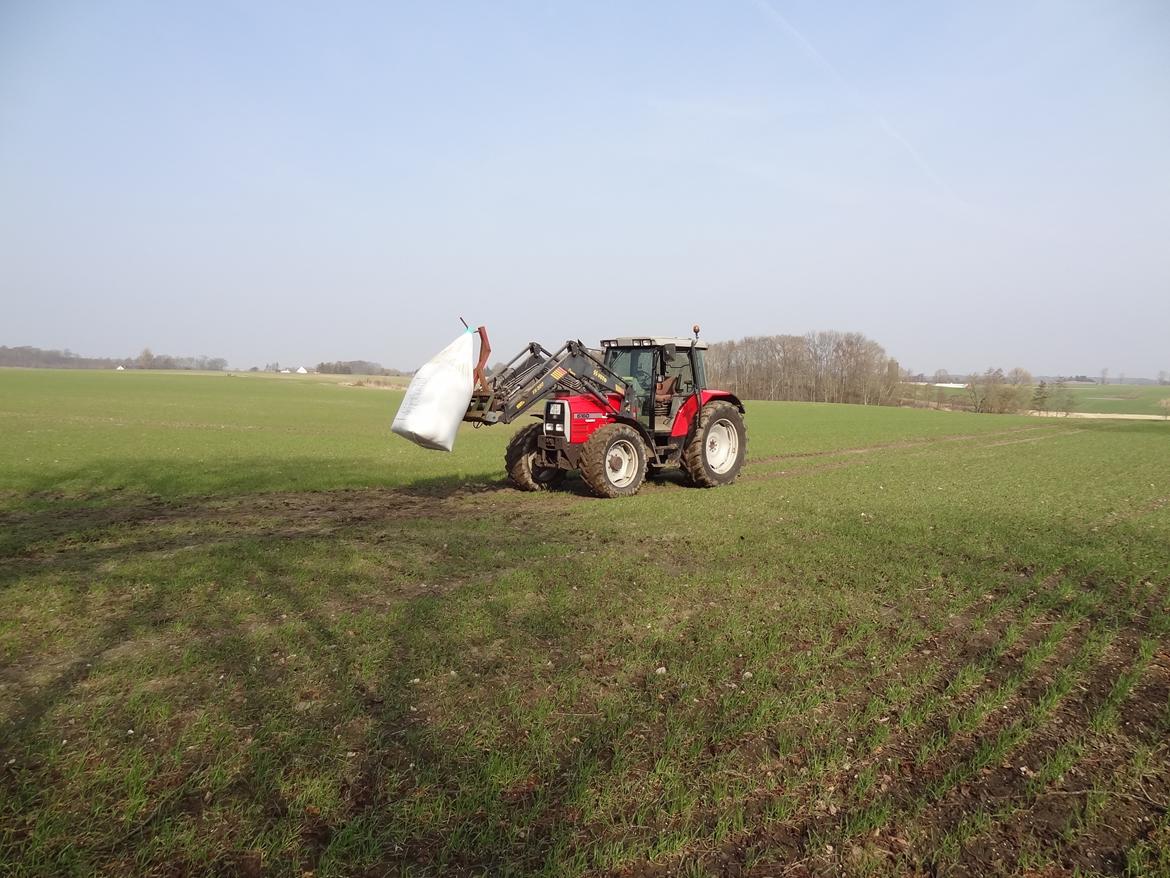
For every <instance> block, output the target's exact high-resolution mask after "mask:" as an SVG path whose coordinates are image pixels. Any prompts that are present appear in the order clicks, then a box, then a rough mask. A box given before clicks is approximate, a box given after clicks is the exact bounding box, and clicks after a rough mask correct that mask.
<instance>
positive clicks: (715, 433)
mask: <svg viewBox="0 0 1170 878" xmlns="http://www.w3.org/2000/svg"><path fill="white" fill-rule="evenodd" d="M703 452H704V454H705V455H706V458H707V466H708V467H709V468H710V470H711V472H713V473H717V474H718V475H723V473H725V472H727V471H728V470H729V469H731V468H732V466H734V465H735V461H736V458H738V457H739V431H738V430H736V429H735V425H734V424H732V423H731V421H729V420H727V419H726V418H721V419H719V420H718V421H716V422H715V423H714V424H712V425H711V429H710V430H708V431H707V442H706V444H705V445H704V446H703Z"/></svg>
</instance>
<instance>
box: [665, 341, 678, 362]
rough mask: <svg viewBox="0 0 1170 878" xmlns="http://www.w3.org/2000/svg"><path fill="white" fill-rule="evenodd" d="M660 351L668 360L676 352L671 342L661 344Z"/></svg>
mask: <svg viewBox="0 0 1170 878" xmlns="http://www.w3.org/2000/svg"><path fill="white" fill-rule="evenodd" d="M662 353H664V354H665V355H666V358H667V359H668V360H669V359H670V358H671V357H673V356H674V355H675V353H676V350H675V346H674V345H672V344H666V345H663V346H662Z"/></svg>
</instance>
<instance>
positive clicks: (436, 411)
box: [390, 329, 475, 451]
mask: <svg viewBox="0 0 1170 878" xmlns="http://www.w3.org/2000/svg"><path fill="white" fill-rule="evenodd" d="M472 334H473V333H472V331H471V330H470V329H469V330H467V332H464V333H462V334H461V335H460V336H459V338H457V339H455V341H453V342H451V344H449V345H447V347H445V348H443V350H441V351H440V352H439V353H438V354H436V355H435V356H434V357H433V358H432V359H431V360H430V361H429V362H428V363H427V364H426V365H424V366H423V367H422V368H421V369H419V370H418V371H417V372H415V373H414V378H412V379H411V381H410V386H409V387H407V388H406V396H405V397H403V399H402V405H400V406H399V407H398V414H396V415H395V416H394V423H393V424H392V425H391V426H390V429H391V430H392V431H394V432H395V433H397V434H398V435H399V436H402V437H403V438H405V439H409V440H410V441H411V442H413V443H415V444H416V445H421V446H422V447H423V448H433V449H435V450H436V451H450V450H451V448H452V447H453V446H454V445H455V432H456V431H457V430H458V429H459V422H460V421H462V420H463V415H464V414H466V412H467V404H468V403H469V402H471V392H472V390H473V388H474V383H475V379H474V375H473V373H474V367H473V365H472V357H473V356H474V354H475V342H474V340H473V339H472Z"/></svg>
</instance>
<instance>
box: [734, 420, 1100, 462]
mask: <svg viewBox="0 0 1170 878" xmlns="http://www.w3.org/2000/svg"><path fill="white" fill-rule="evenodd" d="M1046 429H1050V428H1045V427H1015V428H1013V429H1011V430H998V431H989V432H987V433H957V434H953V435H949V436H936V437H933V438H930V439H899V440H897V441H895V442H878V443H875V444H873V445H857V446H853V447H850V448H829V449H825V450H823V451H793V452H790V453H787V454H770V455H767V456H765V457H753V458H751V461H752V463H753V464H759V463H772V462H774V461H777V460H802V459H805V458H810V457H837V456H840V455H847V454H870V453H872V452H874V451H885V450H888V449H897V448H920V447H922V446H926V445H939V444H943V443H946V442H962V441H965V440H967V439H984V438H995V437H997V436H1011V435H1014V434H1017V433H1031V432H1035V431H1036V430H1046ZM1062 432H1063V431H1062ZM1076 432H1083V431H1080V430H1078V431H1076Z"/></svg>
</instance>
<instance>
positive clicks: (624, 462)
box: [463, 326, 747, 497]
mask: <svg viewBox="0 0 1170 878" xmlns="http://www.w3.org/2000/svg"><path fill="white" fill-rule="evenodd" d="M479 333H480V339H481V341H482V344H481V346H480V358H479V365H478V366H477V367H476V390H475V393H474V395H473V396H472V398H471V403H470V405H468V407H467V414H466V415H464V417H463V420H465V421H471V422H473V423H476V424H495V423H505V424H507V423H510V422H511V421H513V420H514V419H515V418H517V417H519V416H521V415H523V414H525V413H531V414H533V415H534V416H535V417H537V418H539V419H540V421H539V423H535V424H530V425H529V426H527V427H524V428H523V429H521V430H519V431H517V433H516V435H515V436H514V437H513V438H512V441H511V442H509V443H508V450H507V452H506V454H505V456H504V461H505V464H506V466H507V470H508V478H509V479H510V480H511V481H512V483H513V484H514V485H515V486H516V487H518V488H520V489H522V490H525V491H544V490H548V489H549V488H552V487H554V486H556V485H558V484H559V483H560V482H561V481H563V480H564V478H565V475H566V474H567V473H568V472H569V470H574V469H575V470H580V472H581V477H582V478H583V479H584V480H585V483H586V484H587V485H588V486H589V487H590V489H591V490H592V491H593V492H594V493H595V494H597V495H599V496H601V497H628V496H631V495H633V494H636V493H637V492H638V489H639V488H640V487H641V486H642V482H643V480H644V479H645V478H646V474H647V472H648V471H649V472H651V473H653V472H657V471H660V470H662V469H665V468H667V467H670V466H681V467H682V469H683V470H684V471H685V472H686V474H687V476H688V478H689V480H690V481H691V483H692V484H695V485H699V486H701V487H705V488H711V487H716V486H718V485H729V484H731V483H732V482H734V481H735V479H736V477H737V476H738V475H739V471H740V469H741V468H742V467H743V462H744V457H745V456H746V454H747V431H746V429H745V427H744V421H743V414H744V409H743V403H741V402H740V401H739V399H737V398H736V397H735V396H734V395H733V394H731V393H728V392H727V391H725V390H709V389H707V386H706V375H705V373H704V368H703V354H704V352H705V351H706V350H707V345H706V343H705V342H701V341H699V327H698V326H695V327H694V333H695V337H694V338H693V339H692V338H662V337H656V336H630V337H622V338H613V339H608V340H606V341H603V342H602V343H601V350H600V351H595V350H590V349H589V348H587V347H586V346H585V345H583V344H582V343H581V342H579V341H568V342H566V343H565V345H564V347H562V348H561V349H560V350H559V351H557V352H556V353H549V352H548V351H547V350H546V349H545V348H544V347H542V346H541V345H539V344H537V343H536V342H532V343H531V344H529V345H528V347H527V348H526V349H525V350H523V351H521V352H520V353H519V354H518V355H517V356H516V357H514V358H513V359H512V360H511V362H509V363H508V364H507V365H506V366H505V367H504V368H503V369H501V370H499V371H498V372H497V373H496V374H495V375H493V376H491V377H490V378H488V377H486V376H485V375H484V372H483V367H484V364H485V363H486V362H487V355H488V353H489V352H490V350H491V348H490V347H489V346H488V344H487V332H486V331H485V330H484V328H483V327H480V328H479ZM541 401H543V402H544V406H543V411H535V409H537V407H538V404H539V403H540V402H541Z"/></svg>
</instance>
